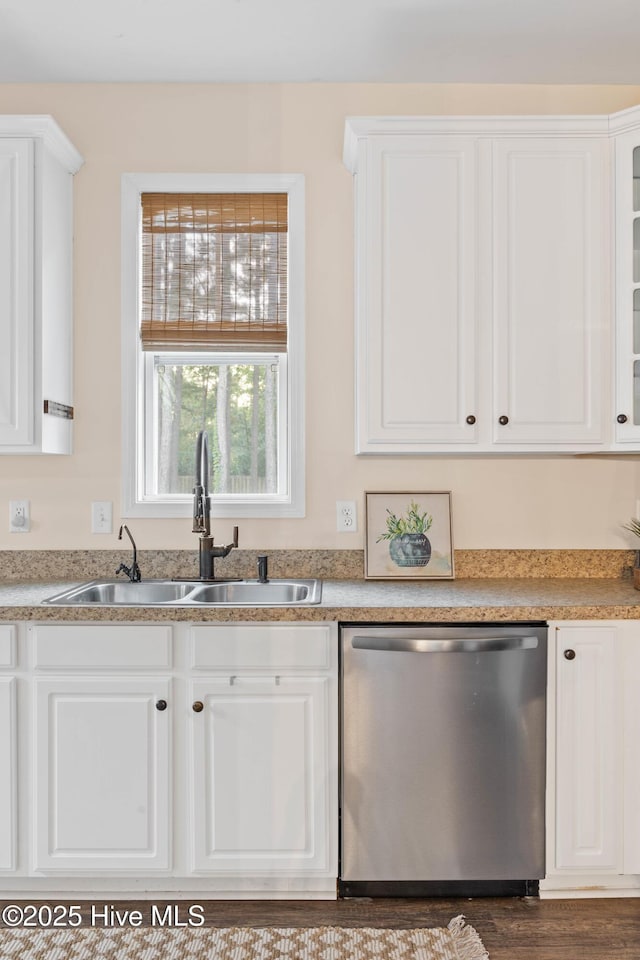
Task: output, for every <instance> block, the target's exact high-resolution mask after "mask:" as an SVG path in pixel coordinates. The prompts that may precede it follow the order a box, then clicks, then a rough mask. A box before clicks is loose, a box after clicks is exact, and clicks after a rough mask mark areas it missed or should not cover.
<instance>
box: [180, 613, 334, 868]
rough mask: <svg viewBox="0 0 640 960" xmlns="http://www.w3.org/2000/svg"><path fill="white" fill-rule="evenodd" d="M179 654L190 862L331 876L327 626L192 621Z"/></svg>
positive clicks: (330, 648)
mask: <svg viewBox="0 0 640 960" xmlns="http://www.w3.org/2000/svg"><path fill="white" fill-rule="evenodd" d="M191 651H192V670H193V673H192V680H191V683H190V697H189V713H190V720H191V723H190V734H189V743H190V748H191V773H190V777H189V780H190V785H191V808H192V819H193V835H192V850H191V868H192V870H193V871H194V872H196V873H210V874H218V875H226V876H232V875H233V876H236V877H238V878H240V877H243V876H245V877H246V876H259V877H264V876H271V877H276V876H280V877H305V876H307V877H313V876H324V877H325V878H327V879H330V880H331V881H332V882H334V881H335V878H336V877H337V853H336V851H337V817H338V811H337V636H336V632H335V628H333V627H329V626H326V625H316V624H310V625H307V626H301V625H298V624H286V623H285V624H281V625H278V626H275V625H271V626H267V625H260V624H258V625H256V624H245V625H240V626H235V625H233V626H231V625H229V626H194V627H193V628H192V629H191ZM334 885H335V884H334Z"/></svg>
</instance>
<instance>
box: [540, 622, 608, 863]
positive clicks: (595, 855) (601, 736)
mask: <svg viewBox="0 0 640 960" xmlns="http://www.w3.org/2000/svg"><path fill="white" fill-rule="evenodd" d="M567 650H572V651H574V652H575V657H574V658H573V659H567V658H566V657H565V651H567ZM556 657H557V660H556V669H557V733H556V737H557V739H556V864H555V865H556V868H557V869H560V870H561V869H564V868H571V867H579V868H592V867H597V868H602V869H605V870H608V871H611V872H620V853H619V831H620V816H619V810H620V803H619V797H620V783H621V773H620V764H619V758H618V736H617V732H618V729H619V721H620V717H619V703H618V697H617V695H616V687H617V677H616V663H617V636H616V628H615V627H609V626H607V627H605V626H600V627H591V626H588V627H583V626H580V627H566V628H560V629H558V631H557V652H556Z"/></svg>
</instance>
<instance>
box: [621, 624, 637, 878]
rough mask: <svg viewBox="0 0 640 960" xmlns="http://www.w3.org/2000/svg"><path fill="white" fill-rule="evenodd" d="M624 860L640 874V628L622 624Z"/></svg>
mask: <svg viewBox="0 0 640 960" xmlns="http://www.w3.org/2000/svg"><path fill="white" fill-rule="evenodd" d="M624 630H625V636H624V657H623V663H624V679H623V683H624V727H623V729H624V790H623V805H624V863H623V870H622V872H623V873H627V874H640V628H639V627H638V625H637V624H633V625H632V624H625V625H624Z"/></svg>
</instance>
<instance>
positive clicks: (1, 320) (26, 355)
mask: <svg viewBox="0 0 640 960" xmlns="http://www.w3.org/2000/svg"><path fill="white" fill-rule="evenodd" d="M33 196H34V182H33V143H32V141H30V140H23V139H9V138H7V139H2V138H0V210H1V211H2V216H0V446H1V445H4V444H10V445H11V444H16V445H28V444H30V443H31V442H32V440H33V402H34V398H33V387H34V383H33V375H34V371H33V252H34V235H33V229H34V227H33V216H34V213H33Z"/></svg>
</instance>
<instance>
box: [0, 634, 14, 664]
mask: <svg viewBox="0 0 640 960" xmlns="http://www.w3.org/2000/svg"><path fill="white" fill-rule="evenodd" d="M15 638H16V628H15V627H14V626H2V627H0V668H2V667H15V665H16V639H15Z"/></svg>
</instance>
